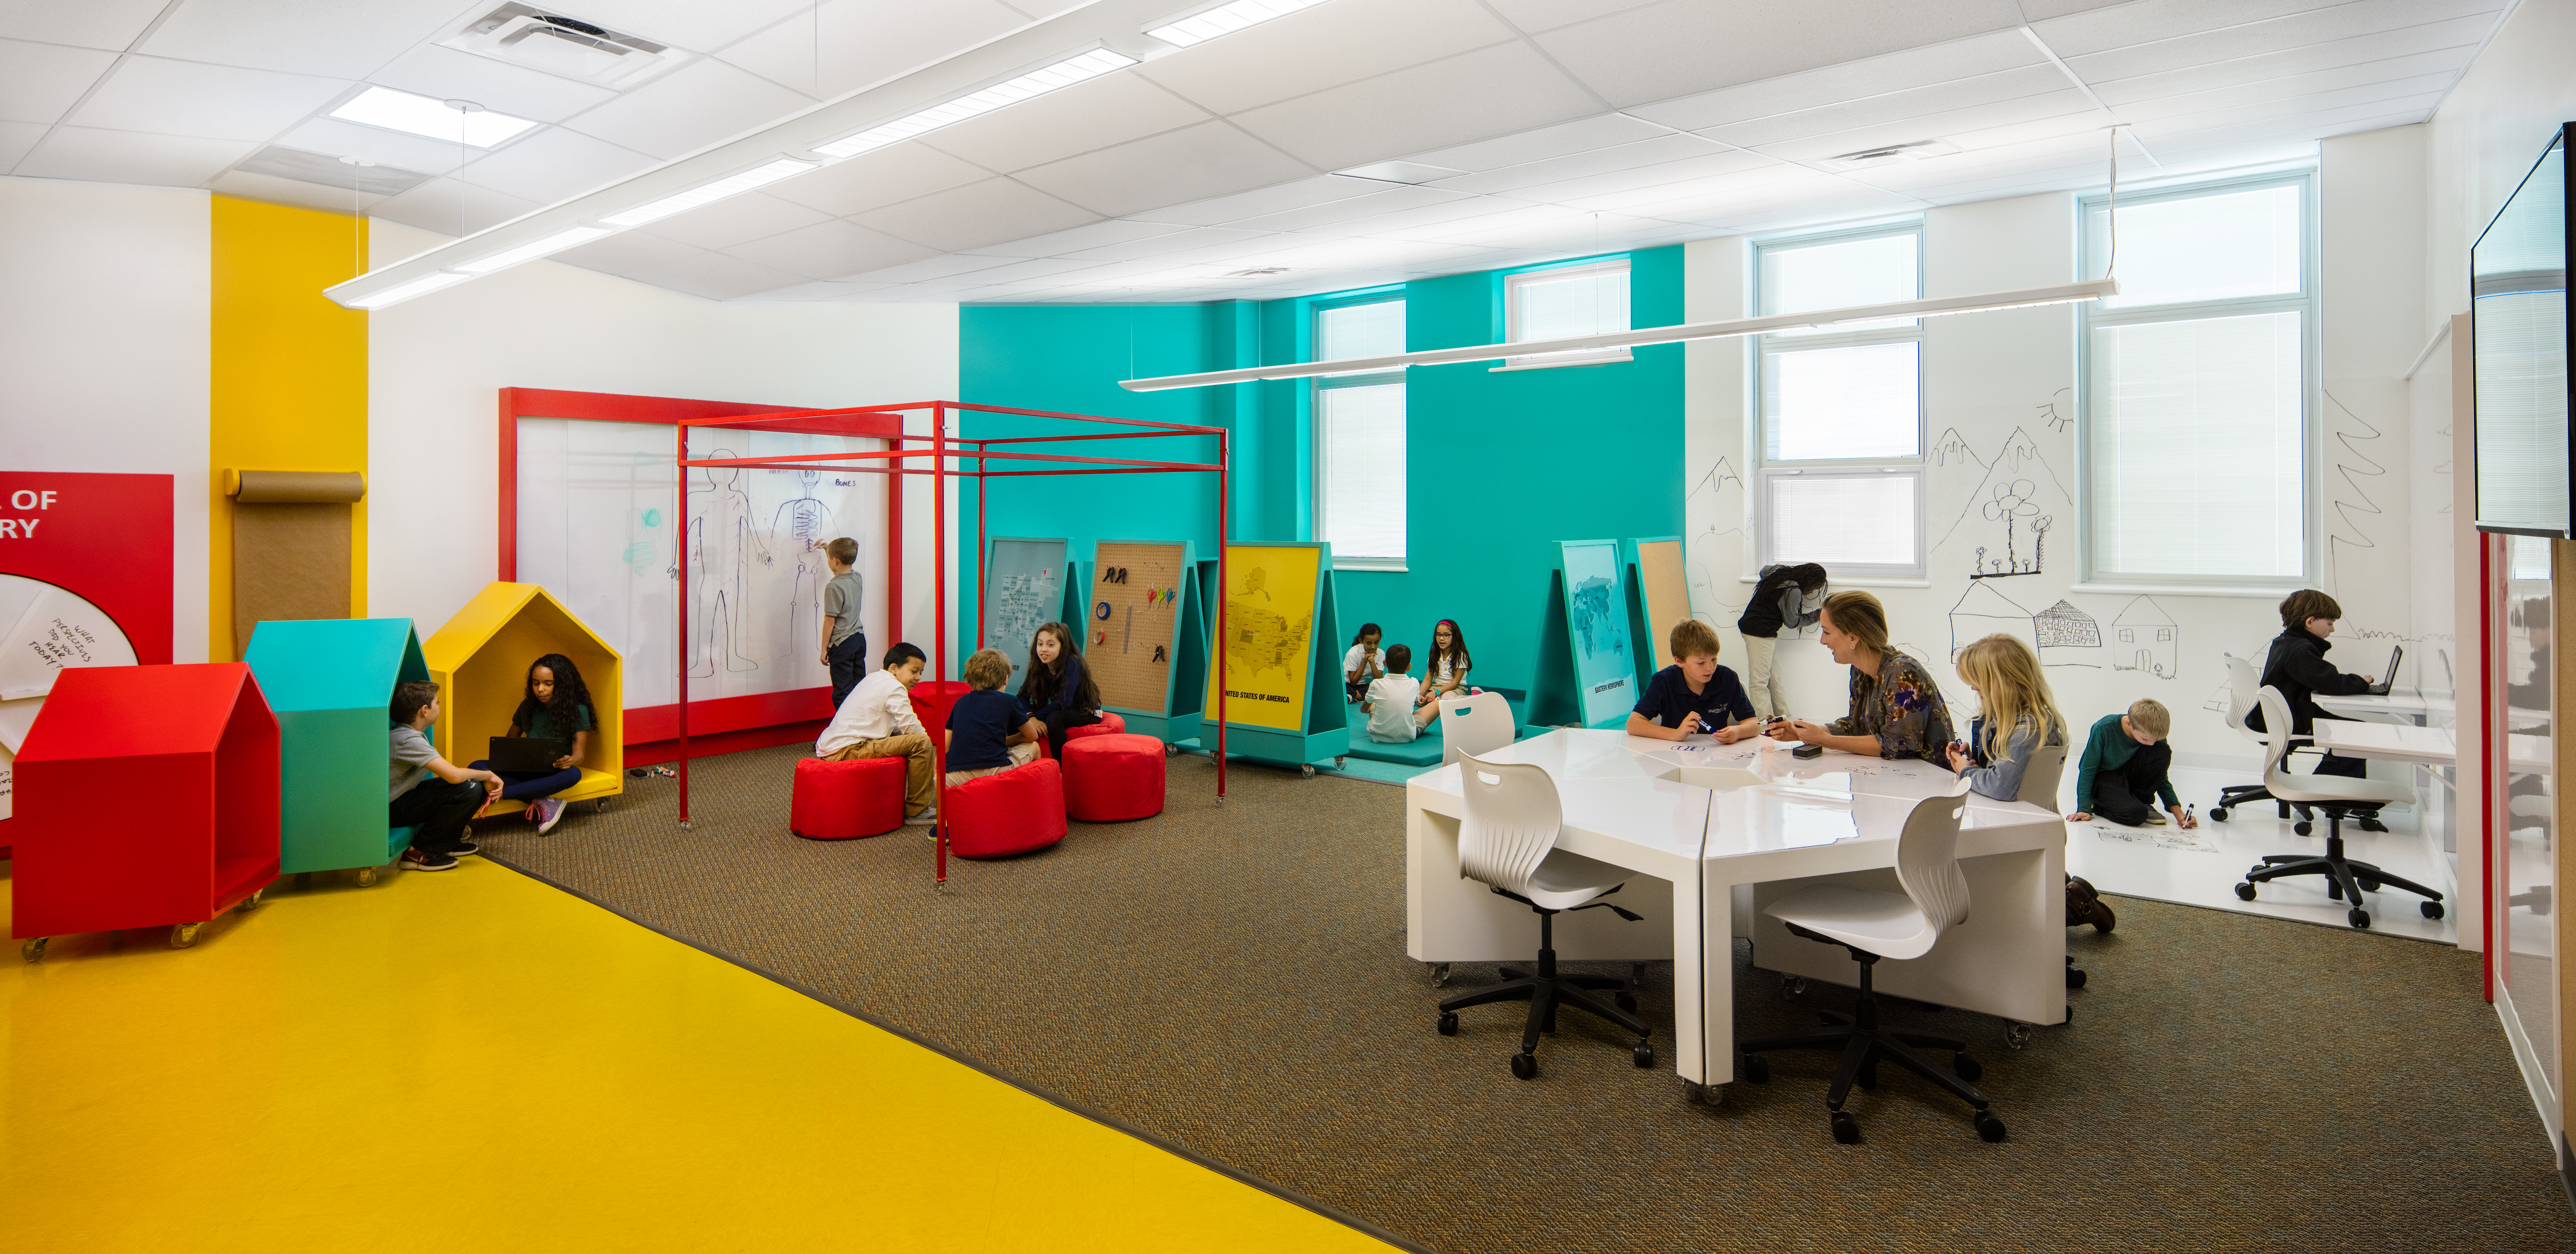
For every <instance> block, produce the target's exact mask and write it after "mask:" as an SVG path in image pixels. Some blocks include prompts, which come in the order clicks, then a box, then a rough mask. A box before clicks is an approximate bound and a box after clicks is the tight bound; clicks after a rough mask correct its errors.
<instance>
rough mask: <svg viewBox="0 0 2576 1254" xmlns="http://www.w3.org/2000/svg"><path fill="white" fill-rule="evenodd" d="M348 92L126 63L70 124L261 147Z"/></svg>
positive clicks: (332, 83)
mask: <svg viewBox="0 0 2576 1254" xmlns="http://www.w3.org/2000/svg"><path fill="white" fill-rule="evenodd" d="M348 88H349V84H348V83H347V82H345V81H343V80H340V79H332V78H309V77H306V76H305V75H302V74H278V73H273V72H271V71H268V70H241V69H234V68H233V67H231V66H226V65H198V64H196V63H194V62H190V61H164V60H162V59H160V58H158V57H127V58H125V60H124V61H123V63H121V64H119V65H118V66H117V67H116V72H115V73H113V74H110V75H108V76H107V81H106V82H104V83H101V84H100V85H99V88H98V90H97V91H95V92H93V93H91V94H90V98H89V99H88V100H86V101H84V102H82V104H81V107H80V110H79V112H78V113H77V114H75V115H74V116H73V118H72V119H71V120H72V121H73V122H75V123H78V124H79V125H82V126H97V127H104V128H106V129H109V130H119V131H148V132H152V133H155V134H161V135H192V136H196V137H198V138H200V139H255V140H266V139H268V138H270V137H272V136H274V135H276V134H277V133H278V132H280V131H283V130H286V129H288V128H290V127H293V126H294V125H295V124H296V123H298V122H301V121H303V120H304V119H305V118H306V117H309V116H311V115H312V114H313V113H314V111H316V110H318V109H320V108H321V107H322V106H323V105H326V104H329V103H330V102H331V101H332V99H333V98H334V97H336V96H338V95H340V94H341V93H342V92H344V91H346V90H348Z"/></svg>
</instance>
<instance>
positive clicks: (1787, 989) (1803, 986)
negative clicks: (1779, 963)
mask: <svg viewBox="0 0 2576 1254" xmlns="http://www.w3.org/2000/svg"><path fill="white" fill-rule="evenodd" d="M1806 992H1807V977H1805V976H1803V975H1784V976H1781V977H1780V997H1781V999H1782V1000H1784V1001H1794V1000H1796V999H1797V998H1799V997H1802V996H1805V995H1806Z"/></svg>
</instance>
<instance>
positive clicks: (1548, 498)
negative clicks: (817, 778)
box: [951, 247, 1682, 689]
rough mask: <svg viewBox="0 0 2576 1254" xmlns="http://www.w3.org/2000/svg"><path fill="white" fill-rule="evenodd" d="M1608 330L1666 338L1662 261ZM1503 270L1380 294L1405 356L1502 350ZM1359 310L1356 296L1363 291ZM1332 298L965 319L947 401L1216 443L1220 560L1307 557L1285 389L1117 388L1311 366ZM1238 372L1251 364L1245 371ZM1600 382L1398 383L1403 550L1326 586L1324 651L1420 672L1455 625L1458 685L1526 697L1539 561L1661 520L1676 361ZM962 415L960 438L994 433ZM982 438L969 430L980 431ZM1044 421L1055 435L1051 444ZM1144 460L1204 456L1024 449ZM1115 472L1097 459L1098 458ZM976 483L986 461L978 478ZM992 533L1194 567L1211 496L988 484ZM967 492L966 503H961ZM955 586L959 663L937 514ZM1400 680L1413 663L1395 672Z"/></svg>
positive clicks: (1667, 515)
mask: <svg viewBox="0 0 2576 1254" xmlns="http://www.w3.org/2000/svg"><path fill="white" fill-rule="evenodd" d="M1629 258H1630V265H1631V270H1630V276H1629V321H1630V325H1632V326H1641V327H1647V326H1665V325H1671V324H1674V323H1678V322H1680V321H1681V320H1682V250H1681V249H1680V248H1679V247H1672V248H1658V249H1651V250H1646V251H1641V252H1635V253H1631V254H1629ZM1507 273H1509V272H1507V271H1480V272H1477V273H1473V274H1460V275H1451V276H1448V277H1445V278H1438V279H1428V280H1421V281H1417V282H1413V283H1408V284H1404V285H1402V286H1401V287H1395V288H1387V289H1382V290H1383V291H1385V292H1386V293H1387V294H1396V293H1401V294H1402V295H1403V296H1404V298H1405V301H1406V307H1405V341H1406V342H1405V347H1406V348H1407V349H1408V350H1418V349H1428V348H1448V347H1453V346H1457V345H1463V344H1486V343H1493V342H1496V341H1498V340H1501V339H1502V338H1503V324H1502V293H1503V279H1504V276H1505V275H1506V274H1507ZM1373 291H1374V289H1373ZM1356 294H1357V293H1352V292H1337V293H1330V294H1326V295H1322V296H1314V297H1300V298H1297V299H1294V300H1279V301H1268V302H1264V303H1262V304H1260V305H1259V306H1257V307H1255V306H1253V305H1251V304H1249V303H1247V302H1240V301H1237V302H1226V303H1221V304H1211V305H1185V306H1175V305H1116V306H968V307H966V308H965V309H962V310H960V311H959V319H958V321H959V335H960V338H961V340H962V343H961V345H960V353H959V382H960V389H961V397H960V399H963V400H966V401H970V402H976V403H981V404H992V405H1011V406H1017V407H1023V408H1030V409H1049V410H1059V411H1070V412H1077V413H1093V414H1101V415H1105V416H1110V417H1124V418H1149V419H1155V420H1158V421H1165V422H1187V423H1204V424H1208V425H1214V426H1222V427H1225V428H1227V429H1228V430H1230V431H1232V432H1233V433H1234V437H1233V445H1234V449H1233V452H1234V461H1235V471H1234V476H1233V480H1232V483H1233V499H1232V501H1231V503H1230V504H1231V507H1232V508H1231V522H1232V526H1233V528H1234V533H1235V536H1236V538H1237V540H1238V541H1246V540H1310V539H1314V538H1315V537H1314V535H1313V534H1312V533H1313V528H1314V505H1313V502H1314V476H1313V466H1312V449H1313V440H1312V417H1311V413H1312V411H1311V406H1310V397H1311V395H1312V386H1311V385H1310V384H1308V383H1306V382H1304V381H1302V380H1298V381H1281V382H1272V383H1259V384H1241V385H1237V386H1234V387H1227V388H1200V389H1191V390H1186V391H1172V392H1156V393H1134V392H1129V391H1126V390H1125V389H1123V388H1120V387H1119V386H1118V385H1117V381H1118V380H1120V379H1124V378H1136V377H1141V376H1148V375H1161V374H1184V373H1189V372H1193V371H1201V370H1224V369H1232V368H1236V367H1240V366H1247V365H1254V364H1259V363H1260V362H1273V361H1300V360H1308V359H1310V358H1311V345H1312V337H1313V325H1314V308H1315V306H1316V305H1318V304H1321V303H1329V302H1332V301H1336V300H1342V299H1347V298H1349V297H1350V296H1353V295H1356ZM1256 355H1257V359H1256ZM1634 355H1635V360H1634V361H1629V362H1620V363H1616V364H1611V365H1602V366H1575V367H1566V368H1561V369H1555V370H1521V371H1510V372H1506V373H1501V374H1496V373H1491V372H1490V371H1489V367H1490V366H1491V365H1492V364H1494V363H1468V364H1462V365H1451V366H1427V367H1415V368H1414V369H1412V370H1411V371H1410V372H1409V378H1408V379H1407V381H1406V383H1407V386H1406V441H1407V443H1406V454H1405V460H1406V463H1407V468H1408V474H1407V477H1406V478H1407V489H1406V492H1407V496H1406V532H1407V536H1406V547H1407V549H1408V551H1409V556H1408V558H1407V562H1406V569H1405V570H1402V571H1357V570H1346V571H1341V572H1339V573H1338V574H1337V575H1336V577H1335V579H1336V592H1337V599H1338V603H1339V610H1340V614H1339V617H1340V619H1341V624H1342V634H1343V636H1344V637H1345V639H1344V640H1341V641H1334V642H1332V645H1331V648H1330V649H1329V650H1328V656H1330V657H1333V658H1335V659H1336V660H1338V658H1339V655H1340V652H1341V649H1342V647H1343V646H1344V645H1345V644H1347V637H1348V636H1349V635H1350V634H1351V633H1353V632H1356V631H1357V630H1358V629H1359V625H1360V624H1361V623H1364V622H1376V623H1378V624H1380V625H1382V626H1383V627H1384V628H1385V629H1386V639H1387V643H1389V644H1409V645H1411V646H1413V650H1414V653H1415V655H1416V657H1417V658H1418V657H1420V656H1421V655H1422V654H1423V653H1424V652H1425V651H1426V650H1427V648H1428V646H1429V644H1430V631H1431V625H1432V624H1433V623H1434V622H1436V621H1437V620H1439V619H1442V618H1454V619H1456V620H1458V623H1459V625H1460V627H1461V628H1463V629H1464V630H1465V632H1466V636H1467V643H1468V646H1469V648H1470V650H1471V651H1472V652H1473V653H1474V655H1475V659H1476V671H1475V679H1476V681H1477V682H1478V683H1479V684H1481V685H1483V686H1487V687H1504V688H1523V689H1526V688H1528V687H1529V686H1530V685H1531V683H1532V681H1533V680H1534V679H1535V677H1536V675H1537V672H1538V655H1539V649H1540V646H1541V632H1542V625H1543V624H1544V623H1546V622H1547V606H1548V598H1549V596H1550V595H1551V587H1552V585H1551V579H1552V577H1553V575H1554V572H1555V570H1556V565H1557V549H1556V545H1557V542H1559V541H1561V540H1580V539H1595V538H1600V537H1604V536H1615V537H1630V536H1660V535H1674V534H1677V533H1679V532H1680V531H1681V529H1682V502H1681V496H1680V493H1679V492H1678V491H1677V489H1676V488H1675V485H1676V484H1677V483H1679V482H1680V480H1679V477H1678V476H1677V475H1675V473H1674V470H1675V468H1676V467H1677V466H1678V465H1679V464H1680V462H1681V456H1682V349H1681V346H1679V345H1669V344H1668V345H1657V346H1653V347H1648V348H1640V349H1636V350H1634ZM1015 421H1019V422H1028V423H1037V422H1038V421H1039V420H1003V419H993V418H982V417H974V416H970V418H969V419H968V422H969V429H968V430H967V432H966V434H968V435H970V436H972V435H987V434H992V435H999V434H1021V433H1023V431H1026V432H1027V433H1037V432H1039V431H1042V430H1047V429H1048V428H1046V427H1043V426H1029V427H1026V428H1022V429H1014V430H1007V431H1006V430H1004V429H1003V426H1004V424H1005V423H1007V422H1015ZM987 424H990V426H989V429H988V426H987ZM1060 426H1061V424H1058V427H1060ZM1154 445H1162V446H1165V447H1164V450H1163V451H1161V452H1139V453H1138V454H1137V455H1141V456H1149V457H1158V458H1163V459H1174V458H1178V457H1181V456H1184V455H1183V454H1180V453H1178V452H1176V451H1174V450H1175V449H1176V448H1177V447H1179V446H1184V445H1187V446H1191V447H1192V450H1193V451H1192V452H1191V453H1190V454H1188V455H1187V456H1190V457H1192V458H1193V459H1195V458H1196V457H1198V456H1202V455H1204V456H1207V457H1209V458H1210V459H1212V458H1213V455H1214V452H1215V450H1214V447H1213V445H1214V440H1213V439H1206V438H1192V439H1190V440H1187V441H1183V440H1177V439H1175V440H1145V441H1127V440H1101V441H1088V442H1085V443H1082V444H1063V445H1029V446H1022V447H1028V448H1051V449H1062V450H1064V451H1068V452H1074V453H1078V454H1081V455H1086V456H1097V455H1103V452H1104V449H1106V448H1117V449H1121V450H1122V451H1124V450H1125V449H1127V448H1129V447H1131V446H1132V447H1135V448H1137V449H1140V450H1141V449H1144V448H1148V447H1150V446H1154ZM1112 455H1115V454H1112ZM996 468H997V469H998V468H999V467H998V464H997V466H996ZM992 483H993V485H994V487H993V489H992V500H991V503H990V507H989V508H990V520H989V527H990V531H991V534H994V535H1024V536H1052V535H1061V536H1066V537H1069V538H1071V539H1072V540H1073V541H1074V544H1073V551H1074V552H1075V554H1076V555H1077V557H1078V558H1082V559H1087V557H1088V555H1089V553H1090V551H1091V544H1092V542H1093V541H1095V540H1101V539H1112V540H1127V539H1189V540H1193V541H1196V542H1197V543H1198V545H1199V546H1200V550H1201V553H1202V554H1203V555H1205V556H1210V557H1213V556H1214V554H1215V550H1214V548H1213V546H1214V544H1215V542H1216V488H1215V484H1214V482H1213V476H1207V475H1188V476H1182V475H1150V476H1149V475H1084V476H1072V477H1066V478H1054V479H1046V478H1028V479H1016V480H999V479H997V480H993V481H992ZM969 490H970V492H971V486H970V489H969ZM959 517H960V519H961V524H962V531H963V534H964V535H966V536H967V537H969V542H968V543H967V544H966V545H962V546H960V550H961V551H960V562H961V570H962V572H963V575H964V577H965V578H966V579H967V580H968V583H967V584H966V594H965V595H963V596H961V603H962V604H963V605H965V606H966V609H965V613H964V615H963V617H964V618H965V622H964V623H963V624H962V626H961V636H960V639H961V644H960V646H959V649H958V651H956V652H954V653H953V654H952V661H951V666H952V668H953V667H954V666H955V665H956V664H957V660H958V659H962V658H963V657H964V650H965V649H967V648H971V647H972V643H973V638H974V622H973V609H972V604H973V602H972V597H971V592H972V586H973V585H972V579H973V574H972V571H973V562H972V559H971V557H970V556H968V554H969V552H970V551H971V549H972V542H971V537H972V536H973V534H974V525H975V524H974V518H973V514H972V512H971V498H970V500H969V501H968V503H967V508H961V510H960V512H959ZM1416 669H1417V671H1418V670H1419V666H1418V665H1417V668H1416Z"/></svg>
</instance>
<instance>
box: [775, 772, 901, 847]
mask: <svg viewBox="0 0 2576 1254" xmlns="http://www.w3.org/2000/svg"><path fill="white" fill-rule="evenodd" d="M904 762H905V759H903V758H860V759H857V760H856V761H851V762H826V761H824V760H822V759H821V758H806V759H803V760H801V761H799V762H798V763H797V764H796V787H795V791H794V793H793V794H792V798H791V800H790V801H789V803H788V807H787V830H788V831H791V832H794V833H795V834H797V835H799V836H802V837H804V838H805V839H807V840H857V839H859V838H860V837H863V836H883V835H885V834H886V833H887V832H891V831H893V830H894V829H896V828H898V827H901V826H903V772H904Z"/></svg>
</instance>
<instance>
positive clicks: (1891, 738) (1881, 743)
mask: <svg viewBox="0 0 2576 1254" xmlns="http://www.w3.org/2000/svg"><path fill="white" fill-rule="evenodd" d="M1818 638H1819V639H1821V640H1823V642H1824V645H1825V648H1826V649H1828V650H1830V651H1831V652H1832V653H1833V655H1834V660H1835V661H1837V662H1841V663H1844V664H1846V665H1848V666H1850V667H1851V713H1850V714H1848V715H1845V716H1844V717H1842V718H1838V719H1835V720H1834V721H1833V722H1830V723H1810V722H1808V721H1806V720H1804V719H1794V718H1793V719H1790V720H1788V721H1786V722H1782V723H1775V724H1773V725H1772V727H1771V734H1772V735H1773V736H1775V737H1778V738H1779V739H1782V740H1799V741H1804V742H1806V743H1808V744H1811V745H1823V746H1824V747H1826V748H1828V749H1840V750H1842V751H1843V752H1845V753H1865V754H1869V755H1871V756H1873V757H1881V758H1922V759H1924V760H1926V761H1930V762H1940V761H1942V754H1943V753H1944V752H1945V751H1947V750H1948V749H1949V747H1950V738H1951V730H1950V707H1949V705H1948V703H1946V702H1944V701H1942V700H1941V689H1940V687H1939V686H1938V685H1935V684H1934V683H1933V682H1932V673H1931V672H1930V671H1927V670H1925V669H1924V668H1923V664H1922V663H1921V662H1917V661H1915V660H1914V659H1913V658H1911V657H1908V656H1906V655H1905V654H1903V653H1899V652H1897V651H1896V649H1895V648H1893V647H1892V646H1890V645H1889V644H1888V643H1887V608H1886V607H1885V606H1883V605H1880V604H1879V603H1878V598H1877V597H1874V596H1871V595H1870V594H1868V593H1866V592H1837V593H1835V594H1834V595H1832V596H1829V597H1826V598H1825V605H1824V620H1823V624H1822V630H1821V631H1820V632H1819V633H1818Z"/></svg>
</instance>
